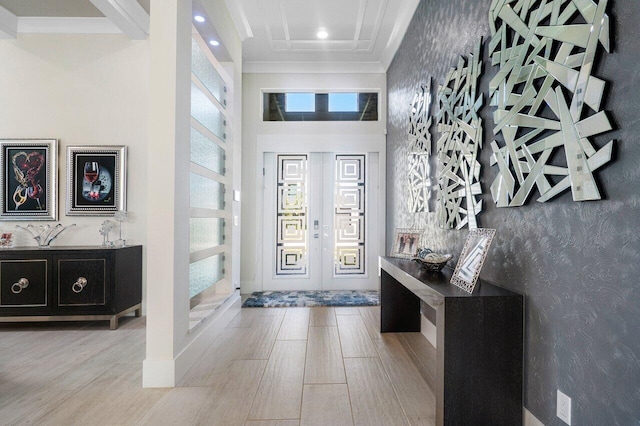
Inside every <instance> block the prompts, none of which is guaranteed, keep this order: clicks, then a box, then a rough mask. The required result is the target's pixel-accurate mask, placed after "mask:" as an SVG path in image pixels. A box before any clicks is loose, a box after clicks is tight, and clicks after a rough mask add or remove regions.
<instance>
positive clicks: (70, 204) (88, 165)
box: [67, 146, 127, 216]
mask: <svg viewBox="0 0 640 426" xmlns="http://www.w3.org/2000/svg"><path fill="white" fill-rule="evenodd" d="M126 161H127V147H126V146H68V147H67V215H69V216H113V214H114V213H115V212H117V211H118V210H126V188H127V173H126V170H127V167H126V165H127V163H126Z"/></svg>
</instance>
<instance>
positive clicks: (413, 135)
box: [408, 79, 431, 213]
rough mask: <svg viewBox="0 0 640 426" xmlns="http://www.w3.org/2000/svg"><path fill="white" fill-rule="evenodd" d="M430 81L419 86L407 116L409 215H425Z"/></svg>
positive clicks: (428, 186)
mask: <svg viewBox="0 0 640 426" xmlns="http://www.w3.org/2000/svg"><path fill="white" fill-rule="evenodd" d="M430 108H431V79H429V82H428V84H427V85H426V86H420V90H419V91H418V92H416V94H415V96H414V97H413V102H411V114H410V115H409V138H408V139H409V154H408V160H409V174H408V183H409V212H411V213H420V212H428V211H429V197H430V195H431V178H430V176H431V168H430V166H429V159H430V158H431V134H430V133H429V127H431V115H430V114H429V110H430Z"/></svg>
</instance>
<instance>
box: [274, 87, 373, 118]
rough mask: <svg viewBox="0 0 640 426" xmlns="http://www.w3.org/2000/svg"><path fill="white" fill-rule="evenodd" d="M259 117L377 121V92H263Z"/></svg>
mask: <svg viewBox="0 0 640 426" xmlns="http://www.w3.org/2000/svg"><path fill="white" fill-rule="evenodd" d="M262 121H378V93H377V92H330V93H313V92H286V93H284V92H283V93H263V112H262Z"/></svg>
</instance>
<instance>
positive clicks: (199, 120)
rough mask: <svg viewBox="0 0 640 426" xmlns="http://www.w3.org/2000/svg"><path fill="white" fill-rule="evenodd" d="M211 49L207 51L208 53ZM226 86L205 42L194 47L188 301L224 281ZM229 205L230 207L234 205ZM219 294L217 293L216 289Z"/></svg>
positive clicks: (195, 38)
mask: <svg viewBox="0 0 640 426" xmlns="http://www.w3.org/2000/svg"><path fill="white" fill-rule="evenodd" d="M205 49H206V50H205ZM228 114H229V111H228V109H227V83H226V82H225V80H224V78H223V77H222V76H221V74H220V73H219V72H218V71H217V70H216V66H215V58H214V57H213V55H212V54H211V52H210V51H209V50H208V48H207V46H206V43H205V42H204V40H202V39H201V38H200V37H199V35H198V34H194V36H193V39H192V43H191V138H190V156H191V166H190V172H191V173H190V188H189V189H190V220H189V230H190V231H189V251H190V265H189V297H191V298H194V297H195V296H198V295H201V293H202V292H204V291H205V290H208V289H210V288H212V287H213V286H215V285H216V284H218V283H220V282H221V280H223V279H224V278H225V273H226V271H225V256H226V253H227V251H228V245H227V243H226V241H225V240H226V239H225V225H226V220H227V219H228V218H229V217H230V208H231V206H230V205H229V207H227V203H226V202H225V199H226V188H227V185H228V178H229V176H227V173H226V169H227V168H226V162H227V155H226V152H227V150H228V149H229V144H228V142H227V134H228V126H227V122H228V121H229V117H228ZM229 204H230V203H229ZM216 292H217V290H216Z"/></svg>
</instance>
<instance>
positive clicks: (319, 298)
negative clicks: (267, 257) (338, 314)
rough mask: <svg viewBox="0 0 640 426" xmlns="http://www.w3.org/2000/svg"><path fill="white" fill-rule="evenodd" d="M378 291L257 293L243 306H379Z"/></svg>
mask: <svg viewBox="0 0 640 426" xmlns="http://www.w3.org/2000/svg"><path fill="white" fill-rule="evenodd" d="M379 304H380V297H379V295H378V292H377V291H369V290H368V291H256V292H253V293H252V294H251V296H249V298H248V299H247V300H245V302H244V303H243V304H242V307H243V308H276V307H289V306H377V305H379Z"/></svg>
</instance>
